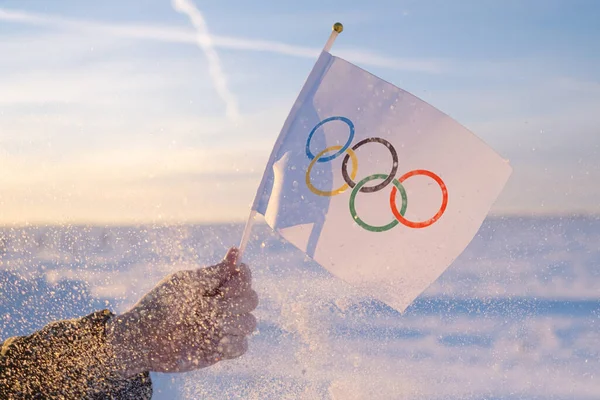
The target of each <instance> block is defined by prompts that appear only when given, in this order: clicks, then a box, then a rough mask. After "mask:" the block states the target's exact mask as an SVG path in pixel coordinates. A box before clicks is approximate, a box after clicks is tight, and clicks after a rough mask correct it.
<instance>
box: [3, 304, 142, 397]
mask: <svg viewBox="0 0 600 400" xmlns="http://www.w3.org/2000/svg"><path fill="white" fill-rule="evenodd" d="M112 317H113V314H111V313H110V312H109V311H108V310H104V311H99V312H95V313H93V314H90V315H88V316H86V317H83V318H79V319H74V320H67V321H58V322H54V323H51V324H49V325H47V326H45V327H44V328H43V329H41V330H40V331H38V332H35V333H33V334H31V335H29V336H22V337H16V338H11V339H8V340H7V341H6V342H4V344H3V345H2V348H1V350H0V398H3V399H12V398H18V399H21V398H38V396H42V397H43V398H49V397H58V396H65V395H66V397H67V398H84V397H93V396H95V395H100V394H104V395H106V396H109V397H110V398H116V399H128V398H131V399H133V398H136V399H150V398H151V397H152V385H151V382H150V377H149V374H148V372H147V371H146V372H141V373H139V374H136V375H134V376H131V377H128V378H124V377H123V376H121V375H120V374H118V373H117V371H118V368H117V364H116V362H115V360H116V357H115V356H114V353H113V352H112V351H111V348H110V346H109V345H108V344H107V341H106V326H107V322H108V321H109V319H111V318H112Z"/></svg>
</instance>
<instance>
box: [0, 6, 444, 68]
mask: <svg viewBox="0 0 600 400" xmlns="http://www.w3.org/2000/svg"><path fill="white" fill-rule="evenodd" d="M0 21H8V22H12V23H20V24H26V25H32V26H47V27H51V28H55V29H59V30H71V31H75V32H82V33H100V34H102V35H110V36H114V37H124V38H133V39H140V40H155V41H159V42H167V43H192V44H196V43H198V40H199V39H198V34H195V33H194V32H191V31H187V30H184V29H179V28H176V27H171V26H153V25H140V24H108V23H103V22H96V21H89V20H80V19H73V18H65V17H60V16H56V15H43V14H33V13H29V12H25V11H17V10H8V9H5V8H2V7H0ZM205 36H207V35H200V37H201V39H200V40H202V41H205V40H206V39H205ZM209 41H210V43H211V45H212V47H213V48H224V49H232V50H245V51H257V52H268V53H274V54H281V55H287V56H293V57H301V58H311V59H314V58H316V57H318V55H319V52H320V51H321V48H317V47H314V48H313V47H304V46H296V45H291V44H287V43H282V42H277V41H272V40H257V39H247V38H240V37H229V36H217V35H211V36H210V39H209ZM335 53H336V54H337V55H339V56H341V57H343V58H345V59H347V60H348V61H350V62H354V63H359V64H363V65H366V66H372V67H380V68H389V69H394V70H400V71H416V72H420V73H427V74H439V73H442V72H444V71H446V70H448V68H449V67H451V64H448V62H449V61H448V60H439V59H413V58H396V57H389V56H386V55H383V54H379V53H374V52H370V51H365V50H361V49H346V50H343V49H340V50H336V52H335Z"/></svg>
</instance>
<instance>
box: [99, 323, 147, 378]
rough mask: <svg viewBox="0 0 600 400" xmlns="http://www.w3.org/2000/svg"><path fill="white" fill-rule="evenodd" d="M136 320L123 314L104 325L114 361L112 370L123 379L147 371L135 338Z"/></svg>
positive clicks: (136, 330)
mask: <svg viewBox="0 0 600 400" xmlns="http://www.w3.org/2000/svg"><path fill="white" fill-rule="evenodd" d="M136 321H137V318H135V316H133V315H131V314H130V313H124V314H121V315H118V316H115V317H113V318H111V319H110V320H109V321H108V322H107V325H106V343H107V346H108V348H109V352H110V354H111V355H112V360H113V361H114V366H113V367H114V370H115V371H116V372H117V374H119V375H120V376H121V377H123V378H129V377H131V376H134V375H137V374H139V373H141V372H144V371H147V370H148V369H147V368H146V363H145V362H144V357H143V351H141V349H139V347H140V346H139V342H140V341H139V340H138V338H137V336H138V335H137V332H138V327H137V322H136Z"/></svg>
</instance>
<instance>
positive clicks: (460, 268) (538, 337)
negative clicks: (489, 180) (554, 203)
mask: <svg viewBox="0 0 600 400" xmlns="http://www.w3.org/2000/svg"><path fill="white" fill-rule="evenodd" d="M242 228H243V227H242V226H241V225H218V226H216V225H215V226H177V227H135V228H129V227H109V228H103V227H89V228H88V227H64V228H59V227H56V228H55V227H25V228H3V229H0V261H1V262H0V338H1V339H5V338H7V337H9V336H11V335H16V334H26V333H28V332H31V331H32V330H34V329H36V328H39V327H41V326H43V325H44V324H46V323H48V322H50V321H51V320H53V319H56V318H68V317H74V316H79V315H84V314H86V313H89V312H91V311H93V310H96V309H100V308H106V307H108V308H110V309H113V310H115V311H120V310H124V309H125V308H127V307H128V306H129V305H131V304H132V303H133V302H134V301H135V300H136V299H137V298H139V296H141V295H142V294H143V293H144V292H145V291H146V290H148V289H149V288H151V287H152V286H153V285H154V284H155V283H156V282H157V281H158V280H160V279H161V278H162V277H163V276H164V275H165V274H167V273H169V272H172V271H175V270H178V269H182V268H190V267H195V266H200V265H206V264H209V263H214V262H216V261H217V260H218V259H220V258H221V257H222V255H223V254H224V253H225V251H226V249H227V247H229V246H230V245H235V244H237V243H238V241H239V238H240V235H241V231H242ZM254 233H255V237H254V239H253V241H252V242H251V245H250V247H249V250H248V253H247V257H246V261H247V262H248V264H250V265H251V267H252V269H253V272H254V277H255V286H256V289H257V291H258V293H259V296H260V297H261V304H260V306H259V309H258V310H257V312H256V315H257V317H258V318H259V321H260V322H259V329H258V332H257V333H256V334H255V335H254V336H253V337H252V339H251V348H250V350H249V352H248V353H247V354H246V355H244V356H243V357H242V358H241V359H239V360H235V361H227V362H222V363H220V364H218V365H216V366H214V367H212V368H209V369H206V370H201V371H197V372H193V373H188V374H176V375H169V374H154V375H153V379H154V382H155V396H154V398H155V399H173V398H178V399H197V398H210V399H236V398H243V399H322V398H331V399H507V400H508V399H586V400H587V399H589V400H591V399H598V398H600V361H599V356H600V219H594V218H489V219H488V220H486V222H485V223H484V226H483V227H482V229H481V230H480V232H479V234H478V236H477V238H476V239H475V240H474V241H473V242H472V243H471V245H470V246H469V247H468V249H467V250H466V251H465V252H464V253H463V255H462V256H461V257H460V258H459V259H458V260H457V261H456V262H455V263H454V264H453V266H451V267H450V269H449V270H448V271H447V272H446V273H445V274H444V275H443V276H442V277H441V278H440V279H439V280H438V281H437V282H436V283H435V284H434V285H432V286H431V287H430V288H429V289H428V290H427V291H426V292H425V293H424V294H423V295H422V296H421V297H420V298H419V299H418V300H417V301H416V302H415V303H414V304H413V305H412V306H411V307H410V308H409V309H408V310H407V312H406V313H405V314H404V315H400V314H398V313H397V312H395V311H394V310H392V309H390V308H389V307H387V306H385V305H383V304H382V303H379V302H377V301H374V300H371V299H368V298H364V297H360V296H359V295H357V294H356V293H355V292H354V291H353V289H352V288H351V287H349V286H348V285H346V284H345V283H344V282H341V281H340V280H338V279H336V278H334V277H332V276H331V275H329V274H328V273H327V272H326V271H324V270H323V269H321V268H320V267H319V266H318V265H316V264H315V263H314V262H312V261H310V260H306V259H304V257H303V255H302V253H301V252H300V251H298V250H296V249H295V248H294V247H292V246H291V245H289V244H286V243H284V242H282V241H281V240H279V239H278V237H277V236H276V235H274V234H273V233H272V232H271V231H270V229H269V228H268V227H266V226H258V227H256V228H255V230H254ZM398 251H399V252H401V251H402V245H401V244H399V245H398Z"/></svg>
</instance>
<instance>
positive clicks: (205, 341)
mask: <svg viewBox="0 0 600 400" xmlns="http://www.w3.org/2000/svg"><path fill="white" fill-rule="evenodd" d="M236 263H237V251H236V250H234V249H232V250H230V251H229V253H228V254H227V256H226V257H225V259H224V260H223V261H222V262H221V263H219V264H217V265H214V266H211V267H207V268H202V269H198V270H189V271H179V272H176V273H174V274H172V275H169V276H168V277H166V278H165V279H163V280H162V281H161V282H160V283H159V284H158V285H157V286H156V287H155V288H154V289H152V290H151V291H150V292H149V293H147V294H146V295H145V296H144V297H143V298H142V299H141V300H140V301H139V302H138V303H137V304H136V305H135V306H134V307H133V308H132V309H131V310H129V311H127V312H125V313H124V314H122V315H120V316H117V317H114V316H112V314H111V313H110V312H108V311H101V312H97V313H94V314H91V315H89V316H87V317H84V318H81V319H77V320H71V321H60V322H55V323H52V324H50V325H48V326H46V327H45V328H43V329H42V330H41V331H39V332H36V333H34V334H32V335H30V336H27V337H21V338H16V339H9V340H8V341H7V342H6V343H5V344H4V345H3V347H2V352H1V353H0V398H31V397H32V395H34V394H36V395H40V394H42V395H44V398H46V397H52V396H56V395H61V396H64V395H67V398H82V397H86V398H88V397H92V398H94V396H96V395H97V394H98V395H100V394H102V395H104V396H106V395H108V397H109V398H115V399H130V398H131V399H149V398H150V397H151V396H152V388H151V383H150V378H149V374H148V371H156V372H185V371H190V370H195V369H199V368H204V367H207V366H210V365H212V364H214V363H216V362H218V361H220V360H223V359H230V358H235V357H239V356H240V355H242V354H243V353H244V352H245V351H246V349H247V346H248V343H247V338H246V336H247V335H248V334H250V333H251V332H252V331H253V330H254V329H255V327H256V320H255V318H254V316H253V315H252V314H250V312H251V311H252V310H253V309H254V308H256V306H257V304H258V297H257V295H256V292H254V290H252V288H251V276H250V270H249V269H248V267H247V266H245V265H243V264H242V265H241V266H239V267H238V266H236Z"/></svg>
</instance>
